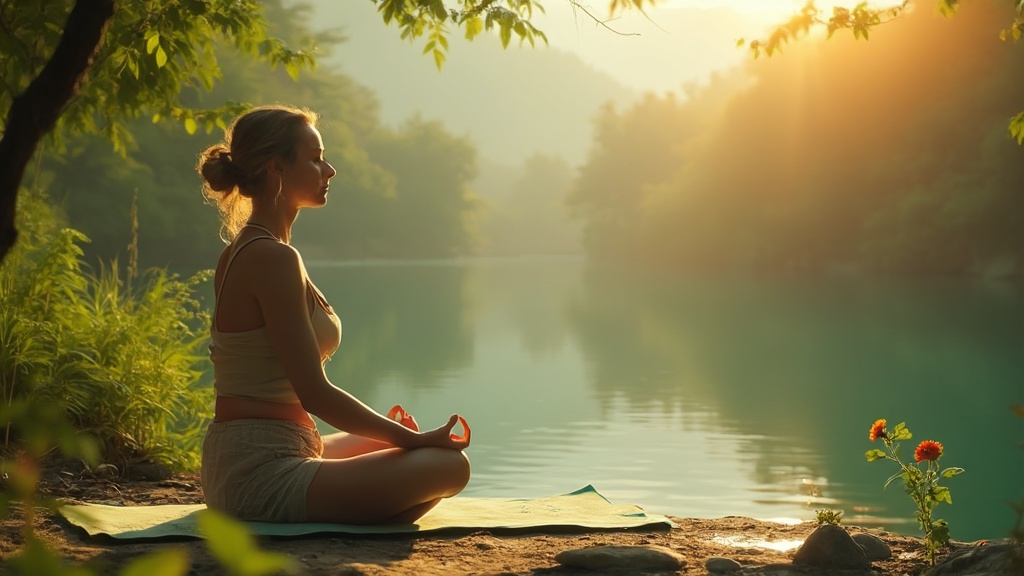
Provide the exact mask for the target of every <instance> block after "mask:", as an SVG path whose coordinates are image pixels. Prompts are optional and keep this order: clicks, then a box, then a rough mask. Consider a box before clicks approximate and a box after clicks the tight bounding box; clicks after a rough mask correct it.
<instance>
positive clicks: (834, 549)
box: [793, 524, 871, 569]
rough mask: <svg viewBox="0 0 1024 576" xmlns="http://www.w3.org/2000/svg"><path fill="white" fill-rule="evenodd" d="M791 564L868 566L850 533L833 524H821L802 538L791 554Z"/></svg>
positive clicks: (865, 556) (845, 566) (863, 554)
mask: <svg viewBox="0 0 1024 576" xmlns="http://www.w3.org/2000/svg"><path fill="white" fill-rule="evenodd" d="M793 564H796V565H798V566H813V567H816V568H836V569H850V568H870V567H871V562H869V561H868V558H867V555H866V554H865V553H864V549H863V548H861V547H860V546H858V545H857V543H856V542H854V540H853V538H852V537H850V534H849V533H848V532H847V531H846V530H845V529H844V528H841V527H839V526H836V525H834V524H822V525H821V526H818V527H817V528H816V529H815V530H814V532H811V535H810V536H808V537H807V539H806V540H804V543H803V546H800V548H799V549H798V550H797V551H796V554H794V555H793Z"/></svg>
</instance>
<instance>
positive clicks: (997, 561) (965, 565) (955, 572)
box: [927, 541, 1024, 576]
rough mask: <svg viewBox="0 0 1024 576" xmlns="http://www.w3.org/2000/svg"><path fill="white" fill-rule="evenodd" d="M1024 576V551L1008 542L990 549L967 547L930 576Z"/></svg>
mask: <svg viewBox="0 0 1024 576" xmlns="http://www.w3.org/2000/svg"><path fill="white" fill-rule="evenodd" d="M1021 574H1024V548H1021V547H1018V545H1016V544H1014V543H1012V542H1010V541H1007V542H1002V543H996V544H988V545H987V546H965V547H963V548H958V549H956V550H954V551H953V552H951V553H950V554H949V556H946V557H945V558H943V559H942V561H940V562H939V563H938V564H937V565H936V566H935V567H934V568H932V569H931V570H929V571H928V572H927V576H1020V575H1021Z"/></svg>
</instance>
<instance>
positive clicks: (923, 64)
mask: <svg viewBox="0 0 1024 576" xmlns="http://www.w3.org/2000/svg"><path fill="white" fill-rule="evenodd" d="M1012 19H1013V8H1012V6H1008V5H1005V4H996V3H985V2H973V3H965V4H964V5H962V6H960V8H959V11H958V14H957V15H956V17H955V18H941V17H938V16H937V15H936V14H935V13H934V12H932V11H930V10H928V9H917V10H908V11H906V12H905V13H904V14H902V15H901V17H900V18H899V19H897V20H894V21H893V22H891V23H888V24H886V25H885V26H881V27H876V28H875V29H874V30H873V31H872V36H871V41H870V42H863V41H857V40H856V39H854V38H851V37H839V36H837V37H836V38H832V39H831V40H829V41H820V42H814V41H804V42H798V43H791V44H788V45H787V46H786V52H785V53H784V54H781V55H776V56H775V57H773V58H760V59H755V60H752V61H751V62H750V63H749V64H748V65H746V66H745V67H743V69H742V70H739V71H736V72H735V73H732V74H724V75H720V76H718V77H716V78H714V79H713V80H711V81H710V82H709V83H708V84H707V85H704V86H699V87H691V88H689V89H688V90H687V91H686V93H685V95H683V96H682V97H677V96H673V95H666V96H653V95H651V96H648V97H647V98H646V99H644V100H643V101H641V102H638V103H637V104H635V105H634V106H631V107H628V108H626V109H623V110H617V109H615V108H612V107H607V108H606V109H604V110H603V111H602V112H601V114H599V117H598V118H597V119H596V121H595V135H594V144H593V147H592V148H591V150H590V153H589V157H588V160H587V161H586V163H585V164H584V166H583V167H582V168H581V170H580V172H579V175H578V177H577V179H576V180H575V182H574V185H573V188H572V191H571V193H570V194H569V202H570V204H571V205H572V207H573V208H574V210H575V213H576V214H577V215H578V216H579V217H580V218H581V219H582V221H583V223H584V226H585V244H586V247H587V250H588V252H589V253H590V254H591V255H593V256H595V257H598V258H613V259H614V258H619V259H623V258H628V259H630V260H631V261H644V262H648V263H652V264H656V265H667V266H672V267H692V268H723V267H725V268H737V267H739V268H748V269H749V268H755V269H772V270H779V269H784V270H804V269H814V270H820V269H827V268H836V267H841V268H851V267H853V268H860V269H868V270H881V271H898V272H927V273H978V274H993V275H1002V274H1012V273H1014V272H1015V271H1016V272H1018V273H1019V267H1020V266H1022V265H1024V190H1022V188H1021V185H1020V182H1021V181H1022V178H1024V148H1022V147H1020V146H1018V145H1017V142H1016V141H1015V139H1014V137H1013V135H1012V134H1011V133H1010V131H1009V130H1008V129H1007V124H1008V121H1009V120H1010V119H1011V118H1013V117H1014V114H1016V113H1017V112H1018V111H1019V109H1020V94H1021V93H1022V91H1024V75H1021V74H1020V71H1021V70H1024V53H1022V52H1021V51H1020V50H1019V47H1016V46H1014V44H1013V43H1012V42H1008V41H1004V40H1002V39H1000V35H999V31H1000V29H1001V28H1002V27H1004V26H1005V23H1006V22H1007V20H1012Z"/></svg>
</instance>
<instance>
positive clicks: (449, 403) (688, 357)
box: [309, 259, 1024, 540]
mask: <svg viewBox="0 0 1024 576" xmlns="http://www.w3.org/2000/svg"><path fill="white" fill-rule="evenodd" d="M309 269H310V273H311V275H312V276H313V277H314V279H315V281H316V282H317V284H318V286H319V287H320V288H321V289H322V290H323V292H325V293H326V295H327V297H328V299H330V300H331V302H332V303H333V304H334V306H335V308H336V309H337V310H338V312H339V314H340V315H341V317H342V321H343V323H344V338H343V341H342V345H341V349H340V351H339V353H338V354H337V355H336V356H335V358H334V360H332V361H331V362H330V363H329V364H328V366H327V368H328V374H329V376H330V377H331V379H332V380H333V381H334V382H335V384H337V385H338V386H341V387H344V388H347V389H348V390H350V391H351V392H353V393H355V394H356V395H357V396H359V397H360V398H362V399H363V400H364V401H366V402H367V403H368V404H370V405H372V406H373V407H375V408H377V409H379V410H386V409H387V408H389V407H390V406H391V405H392V404H395V403H401V404H403V405H405V407H406V408H407V409H409V411H410V412H411V413H413V414H414V415H415V416H416V417H417V419H418V420H419V422H420V423H421V425H424V424H426V425H431V426H433V425H438V424H440V423H441V422H442V420H444V419H445V418H446V417H447V415H449V414H451V413H452V412H456V411H457V412H459V413H461V414H463V415H464V416H465V417H466V418H467V420H468V421H469V423H470V425H471V426H472V429H473V445H472V446H471V448H470V449H469V454H470V457H471V459H472V461H473V469H474V474H473V479H472V481H471V482H470V484H469V486H468V487H467V489H466V492H465V494H467V495H475V496H499V497H531V496H546V495H551V494H559V493H565V492H570V491H572V490H575V489H577V488H580V487H581V486H584V485H586V484H593V485H594V486H595V487H596V488H597V489H598V490H599V491H600V492H602V493H603V494H605V496H607V497H608V498H609V499H610V500H612V501H613V502H618V503H635V504H639V505H641V506H643V507H644V508H646V509H647V510H649V511H652V512H656V513H662V514H671V515H676V516H682V517H720V516H726V515H744V516H752V517H756V518H765V519H775V518H794V519H805V520H806V519H812V518H813V517H814V511H815V510H816V509H819V508H833V509H842V510H844V511H845V516H844V519H845V520H846V521H847V523H850V524H859V525H882V526H885V527H887V528H888V529H890V530H895V531H898V532H903V533H913V532H914V531H915V530H916V525H915V524H914V523H913V522H912V516H913V508H912V504H911V502H910V500H909V498H907V497H906V496H905V495H904V494H903V492H902V488H901V485H900V483H898V482H897V483H894V484H893V485H892V486H890V487H889V489H888V490H885V491H883V489H882V485H883V483H884V482H885V479H886V478H887V477H888V476H889V475H890V474H891V473H892V472H894V467H893V466H892V464H891V463H887V462H874V463H870V464H869V463H867V462H865V460H864V457H863V454H864V452H865V451H866V450H868V449H869V448H872V447H873V446H872V445H871V443H870V442H869V441H868V439H867V431H868V428H869V427H870V425H871V423H872V422H873V421H874V420H875V419H877V418H887V419H888V420H889V422H890V427H891V426H892V425H893V424H895V423H896V422H899V421H904V420H905V421H906V422H907V425H908V427H909V428H910V429H911V431H912V432H913V433H914V440H912V441H910V442H906V443H905V444H906V445H905V446H904V451H905V453H910V454H912V451H913V448H914V446H916V444H917V442H918V441H919V440H923V439H935V440H938V441H940V442H942V443H943V444H944V445H945V449H946V451H945V456H944V457H943V460H942V463H943V464H944V465H947V466H960V467H963V468H966V469H967V472H966V473H965V474H963V475H961V476H958V477H956V478H953V479H949V480H946V481H945V485H947V486H949V487H950V489H951V491H952V495H953V502H954V506H951V507H950V506H946V505H942V506H940V508H939V509H938V511H937V516H938V517H943V518H946V519H947V520H949V521H950V524H951V529H952V535H953V538H955V539H960V540H973V539H978V538H999V537H1003V536H1005V535H1006V534H1007V532H1008V530H1009V529H1010V527H1011V525H1012V523H1013V519H1014V516H1013V514H1012V511H1011V510H1010V508H1009V506H1008V505H1007V503H1008V502H1009V501H1011V500H1019V499H1020V498H1021V497H1022V496H1024V449H1021V448H1020V444H1021V442H1022V441H1024V419H1021V418H1018V417H1016V416H1015V415H1014V414H1013V413H1012V411H1011V410H1010V406H1011V405H1012V404H1015V403H1017V404H1019V403H1024V293H1022V292H1021V290H1020V289H1019V288H1015V287H1013V286H1006V285H998V284H984V283H979V282H967V281H963V280H949V279H934V278H932V279H926V280H907V279H877V278H875V279H867V278H855V277H828V278H809V277H787V278H753V277H737V276H731V277H725V276H693V275H689V276H687V275H679V276H672V275H665V274H661V275H658V274H652V273H650V272H638V271H635V270H625V269H612V268H595V267H592V266H587V265H586V264H585V263H584V262H583V261H582V260H578V259H522V260H514V259H509V260H474V261H468V262H433V263H416V264H393V263H392V264H373V263H368V264H331V263H310V265H309Z"/></svg>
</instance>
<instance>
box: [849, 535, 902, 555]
mask: <svg viewBox="0 0 1024 576" xmlns="http://www.w3.org/2000/svg"><path fill="white" fill-rule="evenodd" d="M852 538H853V541H854V542H856V543H857V545H858V546H860V547H861V548H863V549H864V555H865V556H867V559H868V562H874V561H875V560H888V559H889V558H892V548H889V545H888V544H886V543H885V542H883V541H882V539H881V538H879V537H878V536H875V535H874V534H868V533H867V532H861V533H859V534H854V535H853V536H852Z"/></svg>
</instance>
